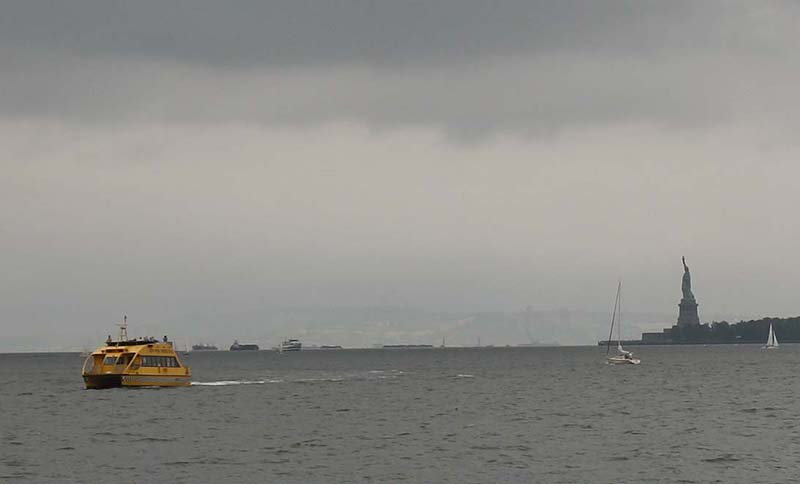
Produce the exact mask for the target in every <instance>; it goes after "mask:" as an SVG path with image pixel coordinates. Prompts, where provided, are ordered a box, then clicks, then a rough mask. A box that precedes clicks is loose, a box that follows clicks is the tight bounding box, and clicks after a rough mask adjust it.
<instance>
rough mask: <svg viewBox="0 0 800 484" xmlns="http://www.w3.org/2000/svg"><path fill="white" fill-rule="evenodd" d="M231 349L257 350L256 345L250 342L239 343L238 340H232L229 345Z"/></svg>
mask: <svg viewBox="0 0 800 484" xmlns="http://www.w3.org/2000/svg"><path fill="white" fill-rule="evenodd" d="M230 350H231V351H258V345H252V344H240V343H239V342H238V341H236V340H234V341H233V344H232V345H231V347H230Z"/></svg>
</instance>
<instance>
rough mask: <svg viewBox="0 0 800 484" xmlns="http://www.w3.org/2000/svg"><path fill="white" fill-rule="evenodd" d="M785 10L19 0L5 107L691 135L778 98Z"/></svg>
mask: <svg viewBox="0 0 800 484" xmlns="http://www.w3.org/2000/svg"><path fill="white" fill-rule="evenodd" d="M796 19H797V7H796V6H794V5H793V4H786V3H781V2H772V3H764V4H759V5H753V4H751V3H748V2H741V3H740V2H703V3H698V2H683V1H679V2H635V1H606V2H595V1H574V0H570V1H559V2H529V1H499V2H484V1H472V0H444V1H437V2H428V1H382V2H377V1H372V2H366V1H339V2H307V1H296V0H295V1H274V2H256V1H251V2H244V1H240V2H225V3H224V4H223V3H218V2H209V1H197V2H182V1H168V2H161V1H159V2H149V1H142V2H121V1H112V2H103V1H97V2H95V1H73V2H39V1H24V2H12V3H10V4H7V5H5V6H4V10H3V15H2V18H0V65H2V70H0V115H2V116H4V117H7V118H14V117H28V116H32V117H55V118H65V119H71V120H73V121H79V122H98V121H99V122H103V123H107V122H127V121H129V120H137V119H138V120H147V121H148V122H151V121H160V122H189V123H218V122H226V123H227V122H239V121H242V122H251V123H256V124H268V125H272V124H278V125H289V126H293V125H307V124H319V123H326V122H331V121H343V120H344V121H355V122H359V123H364V124H367V125H369V126H371V127H375V128H379V129H380V128H395V127H402V126H433V127H435V128H437V129H440V130H444V131H446V132H449V133H452V134H455V135H456V136H458V137H459V138H462V139H470V138H473V137H475V136H476V135H483V134H489V133H496V132H502V131H514V132H518V133H524V134H542V133H552V132H557V131H559V130H562V129H564V128H569V127H574V126H577V127H581V126H593V125H603V124H607V123H653V124H661V125H666V126H670V127H678V128H681V127H697V126H703V125H708V124H714V123H719V122H722V121H727V120H731V119H733V118H735V117H737V116H741V115H743V114H747V113H749V112H751V111H753V110H757V111H761V112H762V113H764V112H768V111H770V110H773V111H774V107H775V106H776V105H777V106H784V105H785V103H784V101H783V98H784V96H785V95H786V94H787V92H784V89H789V87H790V86H791V84H792V83H791V82H788V83H787V82H785V80H787V79H789V80H796V79H798V77H800V66H798V65H797V62H796V61H793V60H792V57H791V56H787V55H786V53H787V52H788V50H789V49H792V48H793V47H792V46H793V45H794V44H795V43H796V41H797V40H798V39H797V37H798V34H796V33H795V29H794V22H793V20H796ZM765 85H769V86H771V87H777V89H769V90H766V89H761V86H765ZM789 90H791V89H789ZM791 117H792V115H791V114H790V115H789V116H784V117H783V118H782V119H786V118H791Z"/></svg>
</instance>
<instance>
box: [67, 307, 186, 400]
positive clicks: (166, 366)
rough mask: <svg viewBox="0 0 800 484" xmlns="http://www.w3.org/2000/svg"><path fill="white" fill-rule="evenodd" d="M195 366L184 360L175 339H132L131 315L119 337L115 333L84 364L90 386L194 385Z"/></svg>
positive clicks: (87, 386) (122, 326)
mask: <svg viewBox="0 0 800 484" xmlns="http://www.w3.org/2000/svg"><path fill="white" fill-rule="evenodd" d="M191 377H192V373H191V369H190V368H189V367H188V366H186V365H184V364H183V363H181V360H180V358H178V355H177V353H175V349H174V348H173V345H172V342H171V341H168V340H167V337H166V336H164V340H163V341H158V340H157V339H155V338H138V339H128V317H127V316H125V319H124V320H123V322H122V324H120V329H119V340H118V341H113V340H112V339H111V336H109V337H108V339H107V340H106V344H105V346H102V347H100V348H98V349H96V350H95V351H93V352H92V354H91V355H89V357H88V358H86V361H85V362H84V363H83V381H84V382H86V388H91V389H100V388H113V387H144V386H147V387H151V386H156V387H186V386H189V385H191Z"/></svg>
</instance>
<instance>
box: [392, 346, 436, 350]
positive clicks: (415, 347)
mask: <svg viewBox="0 0 800 484" xmlns="http://www.w3.org/2000/svg"><path fill="white" fill-rule="evenodd" d="M382 348H383V349H386V350H416V349H427V348H433V345H383V346H382Z"/></svg>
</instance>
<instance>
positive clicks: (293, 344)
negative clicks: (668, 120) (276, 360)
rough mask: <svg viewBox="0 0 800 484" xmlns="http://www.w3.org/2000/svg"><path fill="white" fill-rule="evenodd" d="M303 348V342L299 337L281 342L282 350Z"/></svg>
mask: <svg viewBox="0 0 800 484" xmlns="http://www.w3.org/2000/svg"><path fill="white" fill-rule="evenodd" d="M302 349H303V344H302V343H301V342H300V340H299V339H287V340H286V341H284V342H283V343H281V346H280V351H281V352H283V351H300V350H302Z"/></svg>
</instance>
